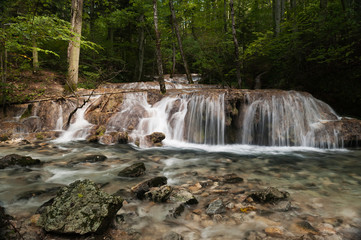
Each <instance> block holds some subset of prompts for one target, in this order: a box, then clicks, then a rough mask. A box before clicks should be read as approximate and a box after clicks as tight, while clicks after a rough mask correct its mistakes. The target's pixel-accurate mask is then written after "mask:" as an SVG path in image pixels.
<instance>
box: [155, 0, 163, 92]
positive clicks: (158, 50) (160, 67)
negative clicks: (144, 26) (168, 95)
mask: <svg viewBox="0 0 361 240" xmlns="http://www.w3.org/2000/svg"><path fill="white" fill-rule="evenodd" d="M153 16H154V30H155V41H156V44H155V45H156V49H155V52H156V55H157V67H158V75H159V76H158V82H159V87H160V91H161V93H163V94H164V93H165V92H166V88H165V84H164V76H163V63H162V52H161V39H160V32H159V27H158V6H157V0H153Z"/></svg>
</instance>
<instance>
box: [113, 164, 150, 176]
mask: <svg viewBox="0 0 361 240" xmlns="http://www.w3.org/2000/svg"><path fill="white" fill-rule="evenodd" d="M143 174H145V165H144V163H142V162H140V163H134V164H133V165H131V166H129V167H126V168H124V169H123V170H121V171H120V172H119V173H118V176H119V177H139V176H141V175H143Z"/></svg>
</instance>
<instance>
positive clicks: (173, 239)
mask: <svg viewBox="0 0 361 240" xmlns="http://www.w3.org/2000/svg"><path fill="white" fill-rule="evenodd" d="M183 239H184V238H183V237H182V235H180V234H178V233H176V232H173V231H171V232H169V233H167V234H165V235H164V236H163V238H162V240H183Z"/></svg>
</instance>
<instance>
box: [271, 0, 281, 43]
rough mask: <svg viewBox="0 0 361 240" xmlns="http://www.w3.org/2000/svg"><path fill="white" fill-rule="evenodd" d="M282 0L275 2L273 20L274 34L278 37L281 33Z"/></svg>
mask: <svg viewBox="0 0 361 240" xmlns="http://www.w3.org/2000/svg"><path fill="white" fill-rule="evenodd" d="M281 8H282V4H281V0H274V1H273V19H274V33H275V35H276V36H279V35H280V32H281Z"/></svg>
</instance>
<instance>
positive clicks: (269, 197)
mask: <svg viewBox="0 0 361 240" xmlns="http://www.w3.org/2000/svg"><path fill="white" fill-rule="evenodd" d="M289 196H290V194H289V193H288V192H283V191H279V190H278V189H277V188H274V187H269V188H267V189H264V190H260V191H255V192H252V193H251V194H249V195H248V196H247V199H248V198H249V197H250V198H252V200H253V201H255V202H257V203H262V204H263V203H276V202H279V201H281V200H285V199H287V198H288V197H289Z"/></svg>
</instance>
